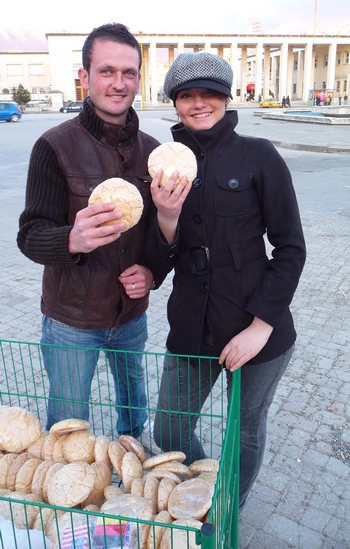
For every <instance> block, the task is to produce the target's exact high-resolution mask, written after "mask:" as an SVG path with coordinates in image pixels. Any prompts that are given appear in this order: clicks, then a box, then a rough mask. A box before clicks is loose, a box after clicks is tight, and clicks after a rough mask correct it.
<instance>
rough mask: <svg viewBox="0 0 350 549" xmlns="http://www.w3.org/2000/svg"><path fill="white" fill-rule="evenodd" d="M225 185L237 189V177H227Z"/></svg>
mask: <svg viewBox="0 0 350 549" xmlns="http://www.w3.org/2000/svg"><path fill="white" fill-rule="evenodd" d="M227 186H228V187H229V188H230V189H237V187H239V181H238V179H229V180H228V182H227Z"/></svg>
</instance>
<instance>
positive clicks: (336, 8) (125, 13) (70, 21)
mask: <svg viewBox="0 0 350 549" xmlns="http://www.w3.org/2000/svg"><path fill="white" fill-rule="evenodd" d="M26 5H27V8H23V9H17V8H16V10H15V13H16V16H15V17H13V11H12V10H2V13H1V20H0V35H1V34H2V36H3V38H4V37H5V39H6V38H7V39H8V41H10V37H11V36H13V35H17V36H18V35H22V39H25V37H26V36H27V33H28V31H30V33H31V34H32V35H33V36H35V37H36V38H37V39H38V40H42V41H43V42H44V41H45V33H51V32H77V33H89V32H90V31H91V30H92V29H93V28H94V27H97V26H99V25H102V24H104V23H110V22H113V21H116V22H120V23H124V24H125V25H127V26H128V27H129V29H130V30H131V32H133V33H138V32H139V31H142V32H143V33H163V34H177V33H181V34H183V33H184V34H191V33H196V34H197V33H203V34H217V33H219V34H227V33H228V34H245V33H247V34H250V33H252V32H253V24H254V23H257V24H258V26H257V27H255V28H256V29H258V32H259V33H261V34H305V33H307V34H308V33H310V34H311V33H312V32H313V29H314V23H315V11H316V13H317V18H316V26H317V31H318V33H319V34H338V33H339V32H342V33H343V34H347V35H350V2H349V1H348V0H289V2H288V1H287V0H268V1H263V0H249V1H245V0H241V2H238V1H237V0H231V1H229V2H227V1H226V0H221V2H218V3H214V2H213V0H212V1H211V2H206V1H205V0H202V2H198V1H194V0H192V1H191V0H190V1H189V0H175V1H169V0H168V1H164V2H163V3H162V2H161V0H148V1H145V0H143V1H141V0H133V1H132V0H128V1H127V2H120V1H119V2H118V0H102V2H99V3H98V4H97V6H98V7H97V8H96V5H94V4H91V3H90V2H89V1H87V2H86V3H85V5H84V3H82V2H77V0H70V1H69V0H61V1H60V2H59V3H57V4H56V8H55V11H54V13H53V14H52V13H51V8H50V7H49V3H48V0H36V2H35V9H33V8H32V6H29V4H28V3H27V4H26ZM316 6H317V10H316ZM11 47H15V46H13V45H12V43H11ZM1 49H2V51H3V45H2V48H1Z"/></svg>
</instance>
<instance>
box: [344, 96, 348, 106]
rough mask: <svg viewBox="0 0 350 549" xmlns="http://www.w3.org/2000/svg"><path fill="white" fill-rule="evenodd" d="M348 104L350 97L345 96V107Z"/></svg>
mask: <svg viewBox="0 0 350 549" xmlns="http://www.w3.org/2000/svg"><path fill="white" fill-rule="evenodd" d="M347 104H348V96H347V95H346V94H345V95H344V105H347Z"/></svg>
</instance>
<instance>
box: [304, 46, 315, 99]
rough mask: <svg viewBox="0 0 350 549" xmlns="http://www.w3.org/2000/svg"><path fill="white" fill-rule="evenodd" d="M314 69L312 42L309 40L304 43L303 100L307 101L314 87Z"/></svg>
mask: <svg viewBox="0 0 350 549" xmlns="http://www.w3.org/2000/svg"><path fill="white" fill-rule="evenodd" d="M314 69H315V67H314V53H313V43H312V42H309V43H308V44H305V54H304V89H303V101H308V99H309V93H310V90H313V88H314V76H313V75H314Z"/></svg>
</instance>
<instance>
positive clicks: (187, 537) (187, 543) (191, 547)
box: [160, 517, 203, 549]
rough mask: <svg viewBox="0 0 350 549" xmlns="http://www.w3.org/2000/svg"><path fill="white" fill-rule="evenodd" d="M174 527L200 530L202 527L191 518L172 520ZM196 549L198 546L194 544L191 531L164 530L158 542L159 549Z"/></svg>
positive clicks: (197, 521) (194, 538) (200, 523)
mask: <svg viewBox="0 0 350 549" xmlns="http://www.w3.org/2000/svg"><path fill="white" fill-rule="evenodd" d="M173 524H174V525H177V526H188V527H193V528H197V529H198V530H200V529H201V528H202V526H203V524H202V522H200V521H199V520H195V519H193V518H190V517H188V518H185V519H179V520H174V522H173ZM175 547H176V549H198V548H199V547H200V545H197V543H196V533H195V532H192V530H184V529H183V528H181V529H179V528H165V531H164V533H163V536H162V540H161V542H160V549H173V548H175Z"/></svg>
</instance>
